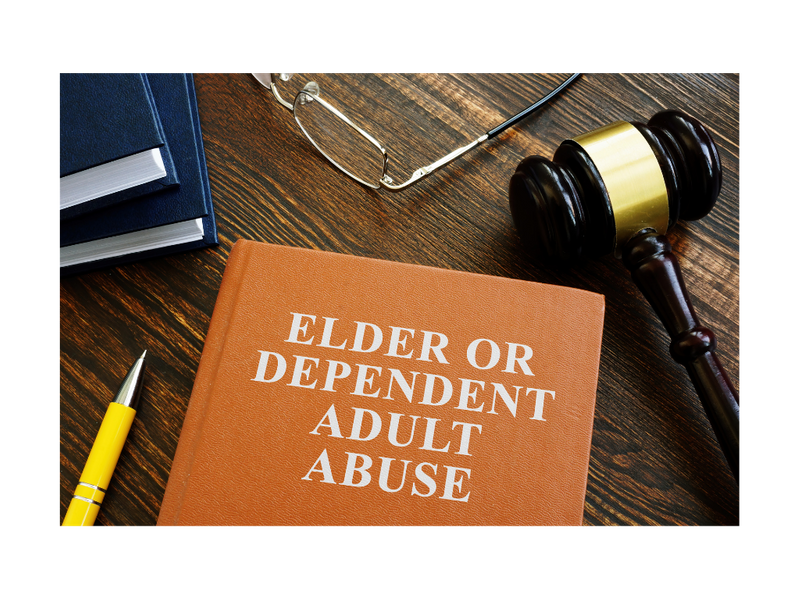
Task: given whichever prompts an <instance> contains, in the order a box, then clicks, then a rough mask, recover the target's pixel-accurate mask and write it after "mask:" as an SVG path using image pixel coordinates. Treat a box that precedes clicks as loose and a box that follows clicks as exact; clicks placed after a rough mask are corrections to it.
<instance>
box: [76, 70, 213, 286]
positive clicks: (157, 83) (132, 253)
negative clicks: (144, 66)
mask: <svg viewBox="0 0 800 600" xmlns="http://www.w3.org/2000/svg"><path fill="white" fill-rule="evenodd" d="M147 79H148V80H149V83H150V88H151V89H152V94H153V98H154V101H155V103H156V107H157V108H158V114H159V116H160V118H161V121H162V123H163V127H164V132H165V134H166V137H167V139H168V140H169V144H170V148H171V151H172V154H173V160H174V163H175V168H176V171H177V177H178V179H179V180H180V185H177V186H172V187H168V188H166V189H162V190H161V191H160V192H157V193H151V194H147V195H144V196H142V197H140V198H136V199H133V200H129V201H127V202H122V203H119V204H115V205H113V206H109V207H106V208H101V209H99V210H95V211H93V212H90V213H88V214H84V215H81V216H79V217H76V218H73V219H69V220H64V221H61V274H62V276H63V275H72V274H75V273H79V272H83V271H87V270H91V269H97V268H103V267H108V266H113V265H118V264H122V263H126V262H133V261H135V260H141V259H145V258H153V257H156V256H161V255H164V254H169V253H175V252H182V251H185V250H193V249H197V248H204V247H207V246H211V245H215V244H217V243H218V242H217V229H216V221H215V219H214V210H213V203H212V198H211V187H210V185H209V181H208V171H207V167H206V159H205V152H204V150H203V137H202V133H201V130H200V119H199V116H198V112H197V99H196V96H195V90H194V81H193V79H192V76H191V74H188V73H154V74H149V75H148V77H147Z"/></svg>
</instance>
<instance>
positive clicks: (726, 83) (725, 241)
mask: <svg viewBox="0 0 800 600" xmlns="http://www.w3.org/2000/svg"><path fill="white" fill-rule="evenodd" d="M561 79H563V76H562V75H546V76H544V75H538V76H537V75H518V76H517V75H515V76H512V75H483V76H457V77H456V76H449V77H445V76H426V75H409V76H397V75H395V76H382V77H369V78H365V77H360V76H339V77H335V76H331V75H327V76H320V77H319V78H317V80H318V81H319V83H320V85H321V87H322V89H323V90H324V92H325V94H326V95H328V96H329V97H331V96H332V97H335V98H336V99H337V100H338V101H339V102H342V103H343V104H344V105H346V106H349V107H351V109H350V110H351V113H352V114H354V115H359V116H360V117H363V118H364V122H365V123H369V124H370V125H369V127H370V128H371V129H372V130H373V131H374V132H375V135H376V136H377V137H378V139H380V140H381V141H382V142H383V143H384V144H386V145H387V146H389V148H390V153H391V162H390V173H392V176H393V177H394V178H395V179H398V178H399V177H395V175H396V174H400V175H402V174H403V173H409V172H410V171H412V170H413V169H415V168H417V167H419V166H422V165H423V164H428V163H430V162H433V161H434V160H436V159H437V158H439V157H440V156H442V155H443V154H445V153H447V152H449V151H450V150H452V149H454V148H455V147H457V146H460V145H463V144H465V143H467V142H468V141H471V140H472V139H474V138H476V137H477V136H478V135H480V134H481V133H483V132H484V131H486V130H487V129H489V128H491V127H493V126H494V125H495V124H497V123H499V122H500V121H502V120H503V119H504V118H506V117H507V116H510V115H511V114H513V113H515V112H517V111H518V110H520V109H521V108H524V106H526V105H527V104H529V103H530V101H532V100H533V99H535V98H538V97H540V96H542V95H543V94H544V93H546V91H547V90H548V89H550V88H551V87H554V86H555V85H556V84H557V83H558V82H559V81H560V80H561ZM307 80H308V78H305V76H303V78H301V77H300V76H297V77H295V78H294V79H293V80H292V81H290V82H288V83H287V84H286V85H285V89H286V90H287V91H288V90H290V89H292V88H294V89H297V88H298V87H299V85H302V84H303V83H305V81H307ZM195 84H196V88H197V98H198V104H199V111H200V119H201V124H202V130H203V139H204V143H205V152H206V159H207V163H208V170H209V177H210V181H211V191H212V195H213V198H214V203H215V211H216V218H217V224H218V230H219V238H220V245H219V247H217V248H212V249H206V250H201V251H195V252H188V253H183V254H178V255H174V256H170V257H164V258H159V259H153V260H147V261H143V262H140V263H137V264H133V265H128V266H124V267H118V268H113V269H105V270H102V271H97V272H93V273H88V274H84V275H79V276H74V277H69V278H64V279H62V281H61V478H60V485H61V515H60V517H61V518H62V519H63V517H64V514H65V512H66V508H67V505H68V504H69V500H70V498H71V496H72V493H73V491H74V489H75V485H76V483H77V481H78V476H79V475H80V471H81V469H82V468H83V464H84V461H85V460H86V456H87V455H88V452H89V449H90V447H91V444H92V441H93V439H94V436H95V433H96V432H97V429H98V427H99V424H100V421H101V419H102V417H103V414H104V413H105V410H106V407H107V405H108V403H109V401H110V400H111V399H112V398H113V396H114V393H115V392H116V389H117V387H118V385H119V383H120V382H121V380H122V378H123V376H124V375H125V373H126V372H127V369H128V368H129V367H130V365H131V363H132V362H133V360H134V359H135V358H136V357H138V356H139V355H140V354H141V353H142V351H143V350H144V349H147V351H148V373H147V380H146V384H145V391H144V394H143V398H142V403H141V406H140V410H139V412H138V415H137V418H136V420H135V422H134V424H133V428H132V430H131V434H130V436H129V438H128V442H127V444H126V445H125V448H124V450H123V453H122V456H121V457H120V460H119V463H118V466H117V470H116V474H115V477H114V479H113V482H112V484H111V487H110V489H109V492H108V495H107V496H106V499H105V502H104V503H103V508H102V509H101V511H100V515H99V517H98V521H97V523H98V524H102V525H153V524H155V522H156V518H157V515H158V511H159V507H160V504H161V499H162V496H163V494H164V488H165V486H166V483H167V478H168V476H169V470H170V465H171V462H172V458H173V455H174V453H175V449H176V446H177V443H178V437H179V435H180V431H181V425H182V422H183V418H184V415H185V412H186V408H187V404H188V401H189V397H190V394H191V390H192V384H193V381H194V376H195V372H196V370H197V365H198V362H199V359H200V353H201V351H202V349H203V340H204V338H205V334H206V331H207V329H208V325H209V319H210V317H211V313H212V310H213V308H214V302H215V299H216V295H217V291H218V289H219V284H220V280H221V278H222V273H223V270H224V268H225V262H226V259H227V256H228V254H229V252H230V250H231V247H232V245H233V243H234V242H235V241H236V240H237V239H239V238H248V239H253V240H260V241H266V242H272V243H277V244H284V245H288V246H299V247H304V248H316V249H321V250H329V251H333V252H340V253H344V254H353V255H358V256H369V257H374V258H382V259H389V260H394V261H400V262H406V263H415V264H423V265H431V266H436V267H443V268H447V269H456V270H461V271H468V272H475V273H486V274H490V275H498V276H503V277H511V278H518V279H525V280H531V281H539V282H544V283H550V284H557V285H565V286H572V287H578V288H583V289H587V290H591V291H593V292H597V293H600V294H603V295H604V296H605V298H606V320H605V330H604V338H603V351H602V356H601V361H600V380H599V384H598V389H597V405H596V412H595V423H594V436H593V439H592V452H591V461H590V465H589V479H588V489H587V493H586V505H585V511H584V524H585V525H633V524H640V525H656V524H659V525H673V524H686V525H688V524H696V525H701V524H703V525H705V524H719V525H736V524H738V523H739V488H738V485H737V484H736V481H735V480H734V478H733V476H732V475H731V474H730V471H729V469H728V467H727V464H726V462H725V459H724V457H723V455H722V452H721V450H720V449H719V446H718V444H717V441H716V439H715V437H714V434H713V432H712V430H711V428H710V425H709V422H708V419H707V417H706V415H705V413H704V412H703V409H702V407H701V405H700V402H699V400H698V398H697V394H696V393H695V391H694V388H693V387H692V385H691V383H690V381H689V378H688V376H687V374H686V372H685V370H684V369H683V368H682V367H680V366H678V365H677V364H675V363H673V362H672V360H671V359H670V357H669V352H668V344H669V339H668V336H667V334H666V333H665V331H664V330H663V329H662V327H661V324H660V323H659V321H658V319H657V317H656V316H655V315H654V313H653V311H652V310H651V309H650V307H649V305H648V304H647V303H646V301H645V300H644V299H643V298H642V297H641V295H640V294H639V292H638V290H637V289H636V287H635V286H634V284H633V283H632V282H631V281H630V277H629V275H628V272H627V270H626V269H625V267H624V265H623V264H622V263H621V261H619V260H617V259H615V258H614V257H613V256H608V257H605V258H603V259H599V260H595V261H593V262H589V263H586V264H584V265H581V266H580V267H577V268H573V269H569V270H567V269H559V268H550V267H544V266H541V265H538V264H535V263H534V262H532V260H531V257H530V256H528V255H527V254H526V252H525V251H524V250H523V249H522V248H521V244H520V241H519V239H518V236H517V233H516V231H515V230H514V226H513V223H512V220H511V216H510V213H509V210H508V182H509V178H510V176H511V174H512V173H513V171H514V169H515V167H516V165H517V164H518V163H519V161H520V160H521V159H522V158H524V157H525V156H527V155H531V154H540V155H543V156H546V157H551V156H552V154H553V152H554V150H555V149H556V147H557V146H558V144H559V143H560V142H561V141H562V140H564V139H567V138H570V137H574V136H575V135H578V134H581V133H585V132H588V131H590V130H593V129H595V128H597V127H600V126H602V125H606V124H608V123H611V122H614V121H617V120H637V121H643V122H644V121H647V119H649V118H650V117H651V116H652V115H653V114H654V113H655V112H657V111H659V110H663V109H666V108H676V109H680V110H683V111H685V112H687V113H689V114H690V115H692V116H694V117H696V118H697V119H699V120H700V121H701V122H702V123H704V124H705V125H706V126H707V127H708V129H709V130H710V131H711V133H712V135H713V136H714V139H715V141H716V142H717V144H718V146H719V150H720V155H721V159H722V165H723V186H722V192H721V194H720V197H719V200H718V201H717V205H716V207H715V208H714V210H713V211H712V212H711V214H710V215H709V216H707V217H706V218H704V219H703V220H701V221H696V222H691V223H684V222H679V223H678V224H677V225H676V226H675V227H674V228H673V229H672V230H671V232H670V234H669V238H670V240H671V242H672V245H673V250H674V252H675V254H676V255H677V256H678V259H679V261H680V263H681V266H682V269H683V274H684V279H685V280H686V285H687V288H688V289H689V293H690V295H691V297H692V301H693V303H694V307H695V309H696V311H697V314H698V316H699V318H700V320H701V322H702V323H703V324H704V325H706V326H707V327H709V328H711V329H712V330H713V331H714V332H715V333H716V335H717V339H718V343H719V345H718V350H717V355H718V356H719V358H720V361H721V362H722V364H723V365H724V367H725V368H726V369H727V372H728V375H729V377H730V378H731V380H732V382H733V384H734V386H736V387H737V388H738V381H739V82H738V76H736V75H687V76H684V75H602V74H601V75H596V74H588V75H584V76H582V77H581V78H580V79H579V80H578V81H577V82H575V83H574V84H573V85H572V86H570V87H569V88H568V89H567V90H566V91H565V92H564V93H563V95H562V96H561V97H559V98H558V99H557V100H555V101H553V102H551V103H550V104H549V105H548V106H547V107H545V108H544V109H542V110H540V111H539V112H538V113H536V114H535V115H533V116H531V117H528V118H527V119H526V120H525V121H523V122H522V123H521V124H520V125H518V126H515V127H512V128H511V129H509V130H508V131H506V132H504V133H503V134H501V135H500V136H498V137H497V138H495V139H494V140H492V141H491V142H489V143H487V144H485V145H484V146H482V147H480V148H478V149H476V150H473V151H472V152H471V153H469V154H467V155H466V156H465V157H462V158H461V159H459V160H458V161H457V162H454V163H453V164H452V165H449V166H448V167H446V168H445V169H444V170H443V172H441V173H436V174H434V175H433V176H431V177H430V178H428V179H426V180H423V181H422V182H420V183H418V184H417V185H416V186H413V187H411V188H410V189H408V190H406V191H405V192H401V193H396V194H393V193H390V192H387V191H374V190H371V189H367V188H364V187H361V186H359V185H358V184H356V183H354V182H353V181H352V180H350V179H348V178H347V177H345V176H344V175H342V174H340V173H339V172H338V171H336V170H335V169H334V168H332V167H331V166H330V164H329V163H328V162H327V161H326V160H324V159H323V158H322V157H321V156H320V155H319V154H318V153H317V152H316V150H315V149H314V148H313V147H312V146H311V145H310V144H309V143H308V142H307V141H306V139H305V138H304V137H303V135H302V133H301V132H300V130H299V129H298V127H297V125H296V123H295V122H294V119H293V118H292V115H291V113H290V112H289V111H288V110H286V109H284V108H282V107H281V106H280V105H278V103H277V102H276V101H275V100H274V99H273V98H272V96H271V94H270V93H269V92H268V91H267V90H266V89H265V88H263V87H261V86H260V84H258V82H257V81H256V80H255V79H254V78H253V77H252V76H250V75H242V74H240V75H195ZM289 95H291V93H290V94H289Z"/></svg>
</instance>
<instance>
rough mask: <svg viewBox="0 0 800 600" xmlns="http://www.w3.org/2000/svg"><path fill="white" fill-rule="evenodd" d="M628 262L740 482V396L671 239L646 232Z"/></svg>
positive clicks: (632, 244) (628, 251) (632, 245)
mask: <svg viewBox="0 0 800 600" xmlns="http://www.w3.org/2000/svg"><path fill="white" fill-rule="evenodd" d="M622 260H623V262H624V263H625V266H626V267H627V268H628V270H629V271H630V272H631V276H632V277H633V281H634V282H635V283H636V285H637V286H638V287H639V289H640V290H641V292H642V293H643V294H644V296H645V298H647V301H648V302H650V305H651V306H652V307H653V308H654V309H655V311H656V314H658V317H659V319H661V322H662V323H663V325H664V327H665V328H666V329H667V332H668V333H669V336H670V339H671V340H672V343H671V344H670V348H669V352H670V354H671V355H672V358H673V359H674V360H675V361H676V362H678V363H680V364H682V365H683V366H685V367H686V370H687V371H688V372H689V377H690V378H691V380H692V383H693V384H694V387H695V389H696V390H697V394H698V396H700V401H701V402H702V404H703V408H704V409H705V411H706V414H707V415H708V418H709V421H710V422H711V427H712V428H713V429H714V433H715V434H716V436H717V440H718V441H719V443H720V446H721V447H722V451H723V453H724V454H725V458H726V459H727V461H728V465H729V466H730V468H731V471H733V475H734V477H735V478H736V481H737V482H738V481H739V394H738V392H737V391H736V390H735V389H734V387H733V385H732V384H731V382H730V379H728V375H727V374H726V373H725V370H724V369H723V368H722V365H721V364H720V362H719V360H718V359H717V356H716V354H715V353H714V350H715V349H716V347H717V341H716V337H715V336H714V333H713V332H712V331H711V330H710V329H708V328H706V327H703V326H701V325H700V323H699V321H698V320H697V316H696V315H695V313H694V309H693V308H692V303H691V301H690V300H689V295H688V294H687V293H686V286H685V285H684V283H683V276H682V275H681V270H680V267H679V265H678V260H677V259H676V258H675V255H674V254H672V246H670V243H669V241H668V240H667V238H666V237H664V236H662V235H658V234H657V233H655V232H654V231H652V230H644V231H642V232H640V233H638V234H637V235H635V236H634V237H633V238H632V239H631V240H630V241H629V242H628V243H627V244H626V245H625V247H624V248H623V251H622Z"/></svg>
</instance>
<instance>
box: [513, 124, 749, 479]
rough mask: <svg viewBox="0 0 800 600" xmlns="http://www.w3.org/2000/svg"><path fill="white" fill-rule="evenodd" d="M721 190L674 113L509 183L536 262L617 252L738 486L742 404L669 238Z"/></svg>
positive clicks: (526, 169) (579, 147)
mask: <svg viewBox="0 0 800 600" xmlns="http://www.w3.org/2000/svg"><path fill="white" fill-rule="evenodd" d="M721 185H722V166H721V163H720V158H719V152H718V150H717V147H716V144H715V143H714V141H713V139H712V138H711V134H710V133H709V132H708V130H707V129H706V128H705V127H704V126H703V125H702V124H701V123H700V122H698V121H697V120H696V119H694V118H692V117H690V116H688V115H686V114H684V113H682V112H679V111H675V110H669V111H663V112H659V113H658V114H656V115H655V116H653V118H652V119H650V120H649V121H648V122H647V124H646V125H645V124H642V123H638V122H633V123H628V122H617V123H613V124H611V125H607V126H605V127H601V128H600V129H597V130H595V131H592V132H589V133H586V134H583V135H579V136H577V137H575V138H573V139H570V140H566V141H564V142H562V143H561V145H560V146H559V147H558V149H557V150H556V152H555V154H554V155H553V159H552V160H548V159H546V158H544V157H541V156H529V157H527V158H525V159H523V160H522V162H520V164H519V166H518V167H517V169H516V171H515V172H514V174H513V175H512V177H511V183H510V185H509V201H510V204H511V214H512V216H513V219H514V224H515V226H516V228H517V230H518V231H519V233H520V237H521V238H522V239H523V242H524V243H525V244H526V245H527V246H528V248H529V249H530V251H531V253H532V254H533V255H534V257H538V258H539V259H542V260H543V261H545V262H549V263H566V264H570V263H573V264H574V263H576V262H580V261H582V260H583V259H587V258H596V257H600V256H604V255H607V254H609V253H611V252H614V254H615V255H616V256H617V257H618V258H621V259H622V261H623V263H624V264H625V266H626V267H627V268H628V270H629V271H630V273H631V276H632V278H633V281H634V282H635V283H636V285H637V286H638V287H639V289H640V290H641V292H642V293H643V294H644V296H645V298H647V300H648V302H649V303H650V305H651V306H652V307H653V309H655V312H656V313H657V315H658V317H659V319H660V320H661V323H662V324H663V325H664V327H665V328H666V330H667V332H668V334H669V337H670V340H671V344H670V347H669V351H670V355H671V356H672V358H673V359H674V360H675V361H676V362H678V363H679V364H681V365H683V366H684V367H685V368H686V370H687V371H688V373H689V377H690V378H691V380H692V383H693V384H694V387H695V389H696V390H697V394H698V396H699V397H700V401H701V403H702V405H703V408H704V409H705V412H706V414H707V415H708V418H709V421H710V423H711V426H712V428H713V430H714V433H715V434H716V437H717V440H718V441H719V443H720V446H721V447H722V451H723V453H724V455H725V458H726V460H727V462H728V465H729V466H730V468H731V471H732V472H733V475H734V477H735V478H736V481H737V482H738V480H739V395H738V392H737V391H736V390H735V389H734V387H733V385H732V384H731V382H730V379H729V378H728V375H727V374H726V373H725V370H724V369H723V367H722V365H721V364H720V362H719V359H718V358H717V356H716V354H715V352H714V351H715V349H716V345H717V342H716V337H715V336H714V333H713V332H712V331H711V330H710V329H708V328H707V327H703V326H702V325H701V324H700V322H699V320H698V318H697V316H696V314H695V311H694V308H693V307H692V303H691V301H690V300H689V295H688V293H687V291H686V286H685V284H684V282H683V276H682V275H681V271H680V267H679V265H678V261H677V259H676V257H675V255H674V254H673V253H672V247H671V246H670V243H669V241H668V240H667V238H666V237H665V234H666V232H667V230H668V229H669V228H670V227H672V226H673V225H674V224H675V223H676V222H677V221H678V219H685V220H690V221H691V220H696V219H700V218H702V217H704V216H706V215H707V214H708V213H709V212H710V211H711V209H712V208H713V207H714V204H715V202H716V200H717V196H718V195H719V192H720V187H721Z"/></svg>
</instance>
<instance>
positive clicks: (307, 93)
mask: <svg viewBox="0 0 800 600" xmlns="http://www.w3.org/2000/svg"><path fill="white" fill-rule="evenodd" d="M253 75H254V76H255V77H256V79H257V80H258V82H259V83H261V85H263V86H264V87H266V88H268V89H269V90H270V91H271V92H272V95H273V96H274V97H275V99H276V100H277V101H278V103H279V104H281V106H283V107H285V108H287V109H289V110H291V111H292V115H293V116H294V120H295V121H296V122H297V125H298V126H299V127H300V129H301V130H302V132H303V133H304V134H305V136H306V138H307V139H308V141H310V142H311V144H312V145H313V146H314V147H315V148H316V149H317V151H318V152H319V153H320V154H322V155H323V156H324V157H325V158H326V159H328V161H329V162H330V163H331V164H332V165H333V166H335V167H336V168H337V169H339V170H340V171H341V172H342V173H344V174H345V175H347V176H348V177H350V178H351V179H353V180H354V181H357V182H358V183H360V184H362V185H364V186H366V187H369V188H371V189H374V190H378V189H381V188H384V189H387V190H389V191H391V192H399V191H402V190H404V189H406V188H408V187H409V186H411V185H413V184H415V183H417V182H418V181H421V180H422V179H424V178H426V177H428V176H429V175H431V174H432V173H434V172H435V171H437V170H438V169H440V168H441V167H443V166H445V165H447V164H449V163H451V162H452V161H453V160H455V159H456V158H459V157H460V156H462V155H464V154H466V153H467V152H469V151H470V150H472V149H473V148H475V147H476V146H479V145H480V144H482V143H483V142H485V141H486V140H489V139H491V138H493V137H495V136H496V135H498V134H499V133H501V132H503V131H505V130H506V129H508V128H509V127H511V126H512V125H515V124H516V123H518V122H519V121H521V120H522V119H524V118H525V117H527V116H528V115H530V114H531V113H533V112H534V111H535V110H537V109H538V108H540V107H541V106H542V105H544V104H546V103H547V102H548V101H549V100H550V99H552V98H553V97H555V96H557V95H558V94H559V93H560V92H561V91H562V90H563V89H564V88H566V87H567V86H568V85H569V84H571V83H572V82H573V81H575V80H576V79H577V78H578V77H579V76H580V73H573V74H572V75H571V76H570V77H568V78H567V79H566V80H564V82H563V83H561V84H560V85H559V86H558V87H556V88H554V89H553V90H551V91H550V92H549V93H548V94H547V95H545V96H543V97H542V98H540V99H539V100H537V101H536V102H534V103H533V104H531V105H530V106H528V107H527V108H525V109H523V110H521V111H520V112H518V113H517V114H516V115H514V116H513V117H511V118H509V119H507V120H506V121H504V122H502V123H500V124H499V125H497V126H496V127H494V128H492V129H490V130H489V131H487V132H486V133H484V134H483V135H481V136H480V137H478V138H476V139H475V140H473V141H472V142H470V143H469V144H467V145H466V146H462V147H460V148H456V149H455V150H453V151H452V152H450V153H449V154H447V155H445V156H443V157H442V158H440V159H439V160H437V161H435V162H433V163H431V164H429V165H427V166H424V167H420V168H419V169H417V170H416V171H414V173H412V175H411V177H410V178H409V179H408V180H407V181H404V182H402V183H399V184H396V183H395V182H394V181H393V180H392V178H391V177H390V176H389V175H388V174H387V173H386V171H387V169H388V166H389V153H388V152H387V150H386V148H385V147H384V146H383V144H381V143H380V142H379V141H378V140H377V139H375V137H374V136H372V135H371V134H370V133H369V132H367V131H365V130H364V129H362V128H361V127H359V126H358V125H356V124H355V123H353V121H352V120H350V119H349V118H348V117H347V116H346V115H345V114H344V113H343V112H341V111H340V110H339V109H337V108H336V107H335V106H333V105H332V104H330V103H329V102H328V101H327V100H325V99H324V98H322V97H321V96H320V91H319V86H318V85H317V84H316V83H315V82H313V81H309V82H308V83H306V84H305V86H303V89H301V90H300V91H299V92H298V93H297V95H296V96H295V99H294V102H293V103H290V102H288V101H287V100H285V99H284V98H283V97H281V95H280V93H279V92H278V89H277V86H276V85H275V81H274V79H273V78H277V79H278V80H280V81H288V80H289V79H291V77H292V74H288V73H271V74H269V76H267V77H266V80H267V83H265V82H264V81H263V79H264V77H263V75H264V74H261V73H259V74H255V73H254V74H253ZM309 101H313V102H319V103H320V105H321V106H322V107H323V108H325V109H326V110H328V111H330V112H331V113H333V114H334V115H335V116H336V117H337V118H339V119H341V120H342V121H343V122H344V123H345V124H347V125H348V126H349V127H351V128H352V129H353V130H355V131H356V132H357V133H358V134H359V135H361V136H362V137H363V138H365V139H366V140H367V141H368V142H369V143H370V144H372V145H373V146H375V148H377V149H378V151H379V152H380V153H381V156H382V158H383V167H382V172H381V176H380V178H379V179H378V182H377V184H375V183H370V182H368V181H365V180H363V179H361V178H359V177H357V176H355V175H354V174H353V173H351V172H350V171H348V170H347V169H345V168H344V167H342V165H340V164H339V163H338V162H336V161H335V160H334V159H333V158H332V157H331V156H329V155H328V154H327V153H326V152H325V151H324V150H323V149H322V148H320V147H319V145H318V144H317V142H316V141H314V138H313V137H312V136H311V135H310V134H309V133H308V131H306V128H305V127H303V124H302V123H301V122H300V119H299V118H298V117H297V109H296V107H297V105H298V103H300V104H304V103H306V102H309Z"/></svg>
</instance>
